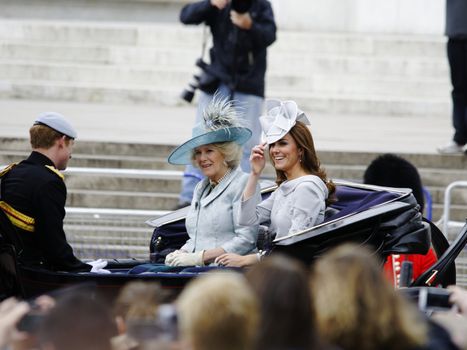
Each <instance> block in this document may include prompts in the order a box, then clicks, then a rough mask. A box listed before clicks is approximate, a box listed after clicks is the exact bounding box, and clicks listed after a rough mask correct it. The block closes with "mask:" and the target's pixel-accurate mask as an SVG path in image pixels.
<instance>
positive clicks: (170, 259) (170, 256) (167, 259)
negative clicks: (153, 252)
mask: <svg viewBox="0 0 467 350" xmlns="http://www.w3.org/2000/svg"><path fill="white" fill-rule="evenodd" d="M182 253H186V252H184V251H182V250H175V251H173V252H172V253H169V254H167V256H166V257H165V264H166V265H168V266H175V265H172V262H173V260H174V258H175V257H176V256H177V255H178V254H182Z"/></svg>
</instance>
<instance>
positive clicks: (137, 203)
mask: <svg viewBox="0 0 467 350" xmlns="http://www.w3.org/2000/svg"><path fill="white" fill-rule="evenodd" d="M177 203H178V193H162V192H137V191H106V190H73V189H71V190H69V191H68V197H67V202H66V205H67V206H68V207H85V208H116V209H129V208H131V209H144V210H170V209H172V208H174V207H175V206H176V205H177Z"/></svg>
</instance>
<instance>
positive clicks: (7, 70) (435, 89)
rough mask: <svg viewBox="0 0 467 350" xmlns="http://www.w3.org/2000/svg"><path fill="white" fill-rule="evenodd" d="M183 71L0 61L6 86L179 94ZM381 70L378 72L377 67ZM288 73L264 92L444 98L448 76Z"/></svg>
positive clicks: (277, 75)
mask: <svg viewBox="0 0 467 350" xmlns="http://www.w3.org/2000/svg"><path fill="white" fill-rule="evenodd" d="M189 67H190V66H186V67H173V66H171V65H166V66H160V65H159V66H158V65H154V66H145V67H142V66H135V65H133V66H131V65H129V64H122V65H96V64H75V63H50V62H42V63H41V62H28V61H0V76H1V77H2V79H4V81H5V82H11V83H14V82H22V81H30V82H34V81H47V82H50V83H53V82H57V83H61V82H64V83H66V82H73V83H77V84H80V85H84V86H85V85H86V84H87V85H89V86H90V87H93V86H95V85H104V86H105V85H108V84H115V85H117V86H118V85H128V86H130V87H131V86H134V87H135V88H144V87H147V88H148V89H150V88H152V87H154V88H159V87H167V88H172V89H178V90H181V89H183V88H184V87H185V86H186V84H187V83H188V82H189V80H191V75H192V74H193V73H192V70H191V68H189ZM381 68H382V69H383V67H381ZM328 70H329V72H326V71H323V70H322V69H321V70H320V69H315V70H310V71H309V73H307V71H304V70H300V71H297V72H287V71H284V70H283V69H282V70H277V71H274V70H269V73H268V75H267V83H268V88H269V89H270V90H271V91H274V90H278V89H280V88H281V87H283V86H287V87H289V88H290V89H289V90H290V91H297V92H300V91H307V92H309V93H342V94H347V95H352V94H357V95H358V94H365V93H366V94H374V95H376V96H378V95H385V96H393V97H394V98H396V97H399V98H400V97H404V96H407V97H409V96H413V97H418V96H433V97H437V98H449V89H450V83H449V80H448V75H443V76H441V77H439V78H431V79H427V78H426V77H423V78H422V77H414V78H412V79H411V78H408V77H407V76H406V75H402V76H397V77H393V76H390V75H389V74H388V73H387V72H385V75H384V76H383V75H382V73H383V70H382V71H381V72H375V73H373V72H370V73H369V74H365V73H363V74H362V73H360V72H356V73H349V72H339V71H337V72H336V71H335V69H334V67H332V65H331V67H329V68H328Z"/></svg>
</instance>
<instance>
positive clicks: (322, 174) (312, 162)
mask: <svg viewBox="0 0 467 350" xmlns="http://www.w3.org/2000/svg"><path fill="white" fill-rule="evenodd" d="M289 134H290V136H292V138H293V139H294V140H295V142H296V143H297V148H298V149H299V150H302V157H301V162H300V164H301V166H302V168H303V169H304V170H305V171H306V172H307V173H309V174H311V175H316V176H318V177H319V178H320V179H321V180H323V182H324V183H325V184H326V187H327V188H328V191H329V195H328V199H327V200H326V204H330V203H332V202H333V194H334V192H335V190H336V186H335V185H334V183H333V182H332V181H328V179H327V175H326V171H325V170H324V168H322V167H321V163H320V161H319V158H318V156H317V155H316V150H315V143H314V142H313V136H312V135H311V132H310V129H308V127H307V126H306V125H305V124H303V123H302V122H299V121H297V123H296V124H295V125H294V126H293V127H292V129H290V131H289ZM269 158H270V159H271V163H272V165H273V166H274V161H273V160H272V159H273V158H272V157H269ZM285 180H287V177H286V175H285V173H284V172H283V171H281V170H276V184H277V185H278V186H279V185H280V184H281V183H282V182H284V181H285Z"/></svg>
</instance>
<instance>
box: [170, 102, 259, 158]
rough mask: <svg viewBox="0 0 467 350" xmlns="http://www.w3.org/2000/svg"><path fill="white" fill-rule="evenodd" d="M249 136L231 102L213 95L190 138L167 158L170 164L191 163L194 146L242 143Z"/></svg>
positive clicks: (248, 130)
mask: <svg viewBox="0 0 467 350" xmlns="http://www.w3.org/2000/svg"><path fill="white" fill-rule="evenodd" d="M250 137H251V130H250V129H248V128H245V127H243V126H241V125H240V123H239V121H238V115H237V112H236V110H235V108H234V106H233V102H232V101H229V100H227V99H220V98H217V97H214V99H213V100H212V102H211V103H210V104H209V105H208V106H207V107H206V109H205V110H204V113H203V118H202V120H201V122H200V123H197V124H196V125H195V126H194V128H193V131H192V136H191V139H189V140H188V141H186V142H185V143H183V144H182V145H180V146H178V147H177V148H176V149H175V150H174V151H173V152H172V153H171V154H170V155H169V158H168V161H169V163H170V164H191V158H192V152H193V150H194V149H195V148H196V147H199V146H203V145H208V144H211V143H220V142H236V143H238V144H239V145H243V144H244V143H245V142H246V141H248V139H249V138H250Z"/></svg>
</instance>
